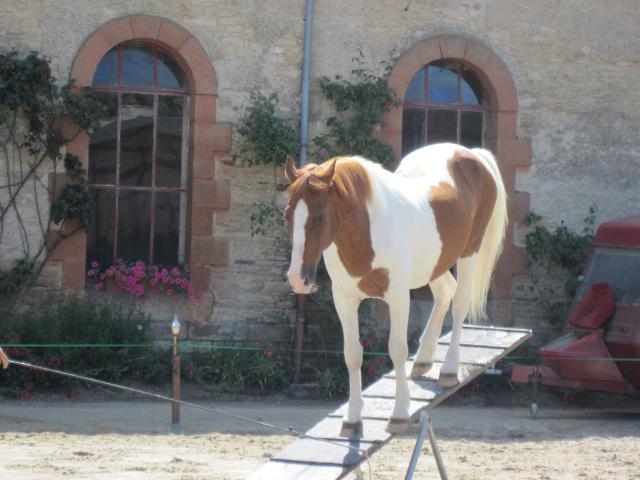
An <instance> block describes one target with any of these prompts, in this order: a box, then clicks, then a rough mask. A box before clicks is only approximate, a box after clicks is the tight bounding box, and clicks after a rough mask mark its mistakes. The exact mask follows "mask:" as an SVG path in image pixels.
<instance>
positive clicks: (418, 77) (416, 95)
mask: <svg viewBox="0 0 640 480" xmlns="http://www.w3.org/2000/svg"><path fill="white" fill-rule="evenodd" d="M425 100H426V97H425V92H424V68H421V69H420V70H418V73H416V74H415V75H414V76H413V78H412V79H411V82H410V83H409V87H408V88H407V92H406V93H405V94H404V101H405V102H424V101H425Z"/></svg>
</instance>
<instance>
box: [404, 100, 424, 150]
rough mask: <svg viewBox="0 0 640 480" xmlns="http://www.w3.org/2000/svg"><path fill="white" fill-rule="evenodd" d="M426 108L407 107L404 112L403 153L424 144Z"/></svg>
mask: <svg viewBox="0 0 640 480" xmlns="http://www.w3.org/2000/svg"><path fill="white" fill-rule="evenodd" d="M423 132H424V110H423V109H415V108H414V109H411V108H406V109H405V110H404V111H403V112H402V155H403V156H404V155H406V154H407V153H410V152H412V151H414V150H415V149H416V148H418V147H421V146H422V145H424V138H423Z"/></svg>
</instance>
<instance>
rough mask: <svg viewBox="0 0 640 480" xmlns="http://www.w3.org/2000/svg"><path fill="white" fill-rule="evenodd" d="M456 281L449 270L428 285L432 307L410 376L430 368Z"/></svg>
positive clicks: (454, 291)
mask: <svg viewBox="0 0 640 480" xmlns="http://www.w3.org/2000/svg"><path fill="white" fill-rule="evenodd" d="M456 286H457V282H456V279H455V278H453V275H451V272H446V273H444V274H443V275H440V276H439V277H438V278H436V279H435V280H433V281H432V282H431V283H430V284H429V287H431V292H432V293H433V309H432V310H431V315H430V316H429V321H428V323H427V326H426V328H425V329H424V331H423V332H422V336H421V337H420V346H419V347H418V352H417V353H416V358H415V361H414V362H413V368H412V369H411V378H418V377H420V376H422V375H424V374H425V373H427V372H428V371H429V370H430V369H431V365H433V357H434V356H435V354H436V346H437V345H438V337H439V336H440V332H441V331H442V322H443V320H444V316H445V315H446V314H447V310H449V304H450V303H451V299H452V298H453V295H454V294H455V293H456Z"/></svg>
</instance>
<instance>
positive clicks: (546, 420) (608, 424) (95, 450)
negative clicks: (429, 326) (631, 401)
mask: <svg viewBox="0 0 640 480" xmlns="http://www.w3.org/2000/svg"><path fill="white" fill-rule="evenodd" d="M208 405H209V406H212V407H215V408H219V409H223V410H225V411H228V412H231V413H235V414H239V415H243V416H247V417H252V418H256V419H261V420H264V421H267V422H272V423H276V424H279V425H284V426H289V425H290V426H292V427H293V428H295V429H298V430H302V431H304V430H305V429H307V428H309V427H310V426H311V425H313V424H314V423H316V422H317V421H318V420H320V419H321V418H322V417H324V416H325V415H326V414H327V413H328V412H329V411H331V410H333V409H334V408H335V406H336V404H335V403H311V404H309V403H303V402H294V401H285V402H281V403H276V402H273V401H266V400H265V401H242V402H221V403H209V404H208ZM182 415H183V425H184V434H182V435H171V434H170V433H169V421H170V407H169V405H168V404H165V403H159V402H158V403H156V402H145V401H104V402H80V401H67V402H65V401H52V402H43V401H30V402H24V401H22V402H14V401H6V400H5V401H0V478H2V479H3V480H4V479H5V478H6V479H20V480H31V479H33V480H36V479H37V480H41V479H47V480H50V479H114V478H125V479H145V480H150V479H154V480H156V479H181V480H195V479H216V480H219V479H220V480H221V479H240V478H245V477H246V476H248V475H249V474H250V473H251V472H252V471H254V470H255V469H257V468H258V467H259V466H260V465H261V464H262V463H263V462H265V461H266V460H268V458H269V457H270V456H271V455H273V454H274V453H276V452H277V451H279V450H280V449H281V448H282V447H284V446H286V445H287V444H288V443H290V442H291V441H293V439H292V438H291V437H289V436H287V435H283V434H280V433H275V434H274V433H273V432H272V431H269V430H267V429H264V428H260V427H256V426H254V425H250V424H244V423H241V422H238V421H237V420H230V419H227V418H223V417H218V416H215V415H212V414H209V413H206V412H203V411H198V410H191V409H183V411H182ZM433 424H434V429H435V432H436V435H437V437H438V441H439V445H440V448H441V451H442V456H443V457H444V460H445V462H446V465H447V469H448V474H449V478H451V479H469V480H472V479H473V480H480V479H482V480H484V479H509V480H514V479H580V480H583V479H594V480H595V479H598V480H603V479H616V480H622V479H640V414H639V413H638V412H637V410H636V413H632V412H630V411H629V410H627V411H617V412H611V411H604V410H602V409H598V410H593V409H591V410H589V409H542V410H541V411H540V414H539V418H538V419H537V420H535V421H534V420H531V419H530V418H529V413H528V410H527V409H525V408H504V407H501V408H483V407H446V406H441V407H438V408H436V409H435V410H434V412H433ZM416 433H417V429H415V428H414V429H412V430H411V431H410V432H409V433H407V434H405V435H402V436H400V437H399V438H397V439H395V440H393V441H392V442H391V443H390V444H389V445H388V446H386V447H385V448H383V449H382V450H381V451H380V452H378V453H376V454H375V455H374V456H373V458H372V460H371V462H370V465H367V464H364V465H363V473H364V478H371V479H397V478H404V473H405V472H406V468H407V464H408V461H409V458H410V456H411V452H412V449H413V445H414V443H415V436H416ZM369 472H370V473H371V475H370V476H369ZM352 478H353V477H352ZM414 478H416V479H427V478H429V479H432V478H437V470H436V467H435V463H434V461H433V457H432V455H431V453H430V451H429V449H428V448H426V447H425V448H423V455H422V457H421V458H420V461H419V463H418V468H417V471H416V475H415V477H414ZM274 480H277V479H274Z"/></svg>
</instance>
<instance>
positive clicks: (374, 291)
mask: <svg viewBox="0 0 640 480" xmlns="http://www.w3.org/2000/svg"><path fill="white" fill-rule="evenodd" d="M358 288H359V289H360V290H361V291H362V292H363V293H366V294H367V295H369V296H370V297H380V298H381V297H384V294H385V292H386V291H387V289H388V288H389V270H387V269H386V268H374V269H373V270H371V271H370V272H369V273H367V274H365V276H364V277H362V278H361V279H360V281H359V282H358Z"/></svg>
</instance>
